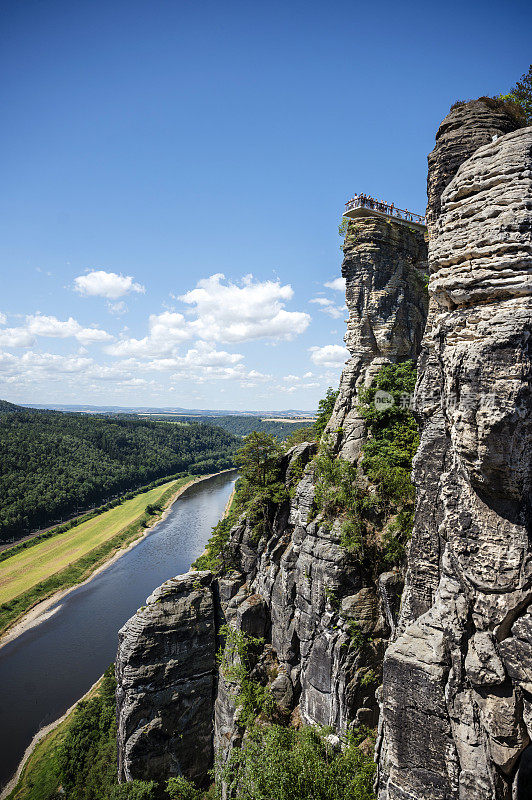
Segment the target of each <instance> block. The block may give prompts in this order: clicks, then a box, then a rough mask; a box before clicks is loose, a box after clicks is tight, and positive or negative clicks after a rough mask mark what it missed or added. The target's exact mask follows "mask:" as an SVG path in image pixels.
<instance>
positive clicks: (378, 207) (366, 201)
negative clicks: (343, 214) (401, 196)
mask: <svg viewBox="0 0 532 800" xmlns="http://www.w3.org/2000/svg"><path fill="white" fill-rule="evenodd" d="M345 205H346V207H347V208H358V207H363V208H372V209H373V210H374V211H380V212H381V213H383V214H389V215H390V216H392V217H399V218H400V219H405V220H407V221H409V222H424V221H425V218H424V217H422V216H420V215H419V214H413V213H412V212H410V211H408V210H406V209H405V210H403V209H401V208H396V207H395V205H394V204H393V203H387V202H386V201H384V200H376V199H375V197H371V195H368V194H364V193H363V192H361V193H360V194H356V195H355V196H354V197H352V198H351V200H349V201H348V202H347V203H346V204H345Z"/></svg>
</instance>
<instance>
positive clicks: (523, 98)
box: [500, 64, 532, 125]
mask: <svg viewBox="0 0 532 800" xmlns="http://www.w3.org/2000/svg"><path fill="white" fill-rule="evenodd" d="M500 99H501V100H510V101H512V102H514V103H517V105H518V106H519V107H520V108H521V110H522V112H523V115H524V117H525V122H526V124H527V125H532V64H531V65H530V67H529V68H528V72H525V73H524V74H523V75H521V80H520V81H517V83H516V84H515V86H514V87H513V88H512V89H510V92H509V94H505V95H501V98H500Z"/></svg>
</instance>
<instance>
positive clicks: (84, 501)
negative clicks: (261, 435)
mask: <svg viewBox="0 0 532 800" xmlns="http://www.w3.org/2000/svg"><path fill="white" fill-rule="evenodd" d="M13 408H14V409H15V410H12V409H10V408H9V405H8V404H3V406H2V408H1V409H0V413H1V425H0V451H1V452H2V459H1V461H0V540H1V539H7V538H10V537H12V536H15V538H18V537H20V536H23V535H24V534H25V533H27V532H28V531H29V530H31V529H35V528H38V527H45V526H46V525H50V524H51V523H54V522H56V521H59V519H60V518H61V517H67V516H72V515H74V514H76V513H78V512H81V511H84V510H86V509H88V508H91V507H93V506H95V505H99V504H101V503H102V502H107V501H108V500H110V499H111V498H113V497H114V496H116V495H119V494H123V493H124V492H128V491H130V490H132V489H137V488H139V487H141V486H145V485H146V484H149V483H150V482H151V481H153V480H156V479H158V478H162V477H165V476H167V475H176V474H179V473H187V472H190V473H193V474H206V473H209V472H216V471H218V470H220V469H225V468H227V467H231V466H234V458H233V455H234V450H235V446H236V444H237V441H238V440H237V439H235V437H234V436H232V435H231V434H229V433H226V432H225V431H222V430H221V429H220V428H216V427H214V426H212V425H205V424H202V423H194V424H192V425H161V424H160V423H157V422H149V421H144V420H122V419H119V418H112V417H97V416H94V415H90V414H76V413H62V412H58V411H35V410H26V409H18V408H17V407H16V406H14V407H13Z"/></svg>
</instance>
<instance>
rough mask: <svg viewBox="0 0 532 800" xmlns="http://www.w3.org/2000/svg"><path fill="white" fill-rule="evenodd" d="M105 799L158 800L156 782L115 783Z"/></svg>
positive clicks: (185, 798) (192, 799)
mask: <svg viewBox="0 0 532 800" xmlns="http://www.w3.org/2000/svg"><path fill="white" fill-rule="evenodd" d="M106 797H108V798H109V800H159V798H160V791H159V785H158V784H157V781H131V782H130V783H117V784H116V785H115V786H112V787H111V789H110V791H109V794H108V795H107V796H106ZM176 797H180V795H176ZM196 797H197V795H192V796H191V800H195V798H196ZM69 800H70V798H69ZM102 800H103V798H102ZM183 800H188V797H187V796H186V795H183Z"/></svg>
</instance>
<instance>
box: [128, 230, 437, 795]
mask: <svg viewBox="0 0 532 800" xmlns="http://www.w3.org/2000/svg"><path fill="white" fill-rule="evenodd" d="M426 255H427V253H426V244H425V241H424V239H423V236H421V235H420V234H419V233H417V232H415V231H413V230H411V229H409V228H408V227H406V226H403V225H400V224H396V223H392V222H390V223H388V222H385V221H381V220H373V219H364V220H360V221H357V222H352V223H350V225H349V231H348V235H347V237H346V242H345V261H344V265H343V274H344V275H345V277H346V281H347V292H346V300H347V305H348V308H349V315H350V318H349V323H348V333H347V336H346V342H347V344H348V347H349V349H350V351H351V353H352V358H351V360H350V362H349V364H348V365H347V367H346V370H345V371H344V374H343V376H342V385H341V391H340V395H339V398H338V401H337V403H336V407H335V410H334V414H333V419H332V421H331V424H330V426H329V431H328V433H327V436H330V437H331V440H333V441H334V448H333V453H334V454H336V455H341V456H342V457H344V458H346V459H347V460H349V461H351V462H352V463H355V462H356V461H357V459H358V458H359V456H360V448H361V446H362V443H363V441H364V436H365V430H364V425H363V422H362V420H361V419H360V418H359V415H358V413H357V411H356V405H357V402H356V396H355V395H356V391H357V388H358V386H360V385H363V384H365V383H366V384H367V383H368V382H369V381H370V380H371V376H372V375H373V374H375V372H376V371H377V370H378V368H379V367H380V366H381V365H382V364H384V363H386V362H396V361H401V360H405V359H412V358H414V359H415V358H416V356H417V353H418V351H419V347H420V343H421V338H422V333H423V326H424V321H425V314H426V305H427V301H426V299H425V295H426V291H425V286H424V282H425V276H426V266H427V265H426ZM339 428H341V429H342V430H341V431H338V429H339ZM315 454H316V445H315V444H308V443H307V444H301V445H297V446H296V447H294V448H292V449H291V450H290V451H289V452H288V453H287V454H286V456H285V457H284V458H283V459H282V462H281V464H280V480H281V481H282V482H284V484H285V487H286V494H285V499H283V500H280V501H279V502H273V501H270V502H269V505H268V507H267V514H266V516H267V520H266V523H264V522H263V524H262V525H261V527H260V529H258V528H257V525H256V524H255V523H254V521H253V520H252V519H248V518H246V517H245V516H244V517H243V518H242V519H241V520H240V521H239V522H238V524H237V525H235V526H234V527H233V528H232V530H231V534H230V540H229V544H228V547H227V553H226V555H225V558H224V560H225V562H226V564H231V565H232V566H231V571H228V569H227V568H226V570H225V572H224V574H223V575H222V576H218V577H216V578H215V579H214V580H211V577H210V573H207V574H206V575H203V574H202V573H199V575H202V577H201V583H202V588H201V590H199V589H196V588H194V583H193V575H187V576H184V577H183V578H179V579H175V581H172V582H170V584H171V585H174V584H175V590H174V597H170V596H168V604H165V605H164V607H162V606H161V605H157V600H158V599H159V596H158V594H157V593H155V595H154V596H153V597H152V598H150V600H149V601H148V606H147V608H146V609H144V610H141V611H140V612H138V614H137V615H136V616H135V617H133V618H132V620H130V621H129V622H128V623H127V625H126V627H125V628H124V629H123V631H122V633H121V644H120V651H119V658H118V667H117V675H118V680H119V750H120V770H121V775H122V777H123V778H124V779H127V780H129V779H130V778H132V777H141V776H142V777H144V778H147V777H150V776H151V775H153V774H155V771H158V776H159V778H161V777H163V778H164V777H168V776H169V775H172V774H176V773H177V772H179V771H180V770H181V771H182V772H183V773H184V774H185V775H186V776H187V777H198V769H199V777H201V770H202V769H203V770H204V769H206V768H208V767H209V766H211V763H212V760H211V759H210V758H209V752H210V751H209V746H210V745H209V743H208V742H207V730H208V723H207V717H208V713H209V708H208V698H211V700H212V688H213V686H214V679H213V659H214V644H213V642H214V637H215V633H214V628H215V627H216V628H217V629H220V630H221V631H222V633H223V632H227V629H225V628H223V627H222V626H224V625H227V626H230V628H231V629H232V630H233V631H235V632H236V634H237V635H240V634H244V635H247V636H250V637H253V639H254V640H261V642H262V643H261V644H260V645H255V646H254V649H253V657H252V659H251V661H250V664H249V669H250V670H251V672H250V675H249V677H250V678H251V679H252V680H253V681H256V682H258V683H259V684H261V685H262V686H268V689H269V692H270V693H271V695H272V696H273V698H274V699H275V701H276V705H277V711H276V713H277V714H279V715H280V718H281V719H283V720H284V721H285V722H288V721H290V722H291V724H292V725H296V726H298V725H301V724H315V725H323V726H331V727H333V728H334V729H335V730H336V731H337V732H342V731H346V730H347V729H349V728H350V726H353V725H359V724H365V725H369V726H374V725H375V724H376V722H377V716H378V704H377V701H376V697H375V691H376V689H377V686H378V684H379V682H380V675H381V666H382V660H383V656H384V651H385V647H386V645H387V642H388V639H389V637H390V635H391V633H392V631H393V630H394V628H395V624H396V622H397V611H398V606H399V597H400V594H401V590H402V576H401V574H400V572H398V571H395V572H391V573H386V574H383V575H382V576H380V577H379V580H378V581H376V580H375V577H374V575H373V574H370V573H368V571H367V570H366V571H364V570H363V569H362V568H361V566H360V564H359V562H358V561H357V559H356V558H355V556H354V555H353V554H351V553H350V552H349V551H348V550H347V549H346V548H345V547H344V546H343V545H342V543H341V527H342V520H341V519H335V520H331V519H327V520H326V519H324V517H323V515H322V514H321V513H318V512H317V509H316V506H315V503H314V495H315V489H316V467H315V462H314V461H313V458H314V455H315ZM287 498H288V499H287ZM161 591H163V592H164V591H168V588H167V589H166V590H165V587H162V590H161ZM213 598H216V599H217V604H215V603H214V599H213ZM202 607H203V611H202V610H201V609H202ZM200 611H201V613H202V614H205V615H206V617H205V618H204V619H203V620H202V621H201V620H200V618H199V615H200ZM230 639H231V637H230V636H229V639H228V641H229V640H230ZM194 642H197V643H198V645H196V644H193V643H194ZM198 646H199V650H198ZM226 653H227V647H226ZM196 654H197V655H198V658H196ZM174 655H175V662H176V668H177V664H181V667H180V671H179V673H178V675H177V676H176V679H175V680H174V678H173V671H172V669H169V671H168V674H167V675H165V674H164V667H163V665H164V663H165V661H166V662H168V661H169V662H170V663H173V661H174ZM234 657H235V658H236V656H234ZM180 658H183V659H184V660H183V662H182V663H181V661H180ZM231 658H233V656H231ZM152 672H155V674H156V679H155V680H152V678H151V674H152ZM233 673H234V670H233V671H232V670H231V669H229V670H228V671H224V669H222V670H220V672H219V674H218V676H217V688H216V699H215V703H214V709H213V708H212V705H211V708H210V711H211V714H213V715H214V730H213V736H214V747H215V750H216V753H217V756H218V757H219V758H222V759H223V758H224V757H227V756H228V755H229V753H230V752H231V750H232V748H234V747H238V746H240V744H241V742H242V741H243V737H244V736H245V724H244V722H245V720H243V717H242V714H243V712H242V707H241V706H240V705H239V703H238V701H237V697H236V695H237V691H238V680H237V679H236V678H235V675H234V674H233ZM202 681H203V682H204V697H203V702H199V698H197V696H196V695H195V694H194V691H195V687H196V686H198V687H199V686H200V685H201V682H202ZM196 700H198V703H197V705H196ZM185 707H186V708H187V709H189V708H190V709H191V712H190V713H191V715H192V716H191V719H192V721H193V724H191V725H189V723H188V720H187V717H186V715H185V713H184V708H185ZM195 739H197V740H198V741H200V742H201V747H199V748H197V752H196V762H194V760H193V758H192V751H191V749H190V748H191V746H192V743H193V740H195ZM157 759H159V760H157ZM198 761H199V763H200V764H201V767H200V768H198V767H197V766H196V764H197V763H198ZM223 791H224V789H223V787H222V792H223Z"/></svg>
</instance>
